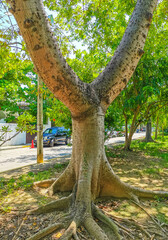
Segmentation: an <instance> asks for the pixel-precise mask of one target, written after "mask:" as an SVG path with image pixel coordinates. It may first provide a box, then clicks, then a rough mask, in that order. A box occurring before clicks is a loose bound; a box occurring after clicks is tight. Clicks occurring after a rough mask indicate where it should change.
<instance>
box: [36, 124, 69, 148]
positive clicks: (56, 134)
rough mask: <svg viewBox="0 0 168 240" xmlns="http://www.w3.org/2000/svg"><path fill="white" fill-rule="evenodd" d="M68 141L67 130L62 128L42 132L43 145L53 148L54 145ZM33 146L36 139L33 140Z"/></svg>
mask: <svg viewBox="0 0 168 240" xmlns="http://www.w3.org/2000/svg"><path fill="white" fill-rule="evenodd" d="M69 141H70V137H69V130H67V129H65V128H64V127H52V128H47V129H46V130H45V131H44V132H43V145H44V146H50V147H53V146H54V144H60V143H65V144H68V142H69ZM34 145H35V146H36V145H37V137H35V138H34Z"/></svg>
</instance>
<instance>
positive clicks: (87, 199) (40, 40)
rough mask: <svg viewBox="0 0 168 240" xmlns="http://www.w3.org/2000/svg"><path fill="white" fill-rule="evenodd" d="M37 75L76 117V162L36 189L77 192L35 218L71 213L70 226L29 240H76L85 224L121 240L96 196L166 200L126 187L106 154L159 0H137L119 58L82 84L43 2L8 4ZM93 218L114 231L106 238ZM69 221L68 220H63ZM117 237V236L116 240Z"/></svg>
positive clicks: (90, 229) (40, 210)
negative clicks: (111, 124)
mask: <svg viewBox="0 0 168 240" xmlns="http://www.w3.org/2000/svg"><path fill="white" fill-rule="evenodd" d="M7 2H8V3H9V4H10V6H11V8H10V11H11V12H12V14H13V15H14V17H15V19H16V21H17V23H18V25H19V28H20V32H21V34H22V36H23V39H24V41H25V43H26V45H27V48H28V51H29V54H30V56H31V59H32V61H33V63H34V65H35V69H36V72H37V73H38V74H39V76H40V77H41V78H42V79H43V81H44V83H45V84H46V85H47V87H48V88H49V89H50V90H51V92H52V93H53V94H54V96H55V97H56V98H58V99H59V100H60V101H62V102H63V103H64V104H65V105H66V106H67V107H68V108H69V110H70V112H71V115H72V125H73V126H72V129H73V149H72V157H71V160H70V162H69V165H68V166H67V168H66V169H65V171H64V172H63V173H62V175H60V177H59V178H57V179H55V180H48V181H43V182H39V183H37V184H36V186H38V187H48V193H49V194H50V195H53V194H54V193H55V192H57V191H72V194H71V195H70V196H69V197H66V198H63V199H60V200H57V201H56V202H52V203H50V204H48V205H46V206H44V207H41V208H38V209H36V211H31V213H44V212H47V211H51V210H56V209H60V210H61V209H65V208H66V207H67V208H68V207H69V209H70V214H69V218H66V221H64V222H60V223H55V224H54V225H52V226H49V227H48V228H47V229H43V230H42V232H39V233H37V234H36V235H34V236H32V237H31V238H29V239H40V238H42V236H45V235H46V234H48V233H50V232H52V231H53V230H55V229H57V228H60V227H63V226H64V225H65V226H66V227H67V230H66V231H65V233H64V234H63V236H62V237H61V238H60V239H70V238H71V237H72V236H74V238H75V239H77V237H76V229H77V227H78V226H80V225H84V226H85V228H86V229H87V231H88V232H89V233H90V235H91V236H92V237H93V238H95V239H98V240H103V239H120V235H119V233H118V230H117V227H116V226H115V224H114V223H113V222H112V221H111V220H110V219H109V218H107V216H105V215H104V214H103V213H102V212H101V211H100V210H99V209H98V208H97V207H96V206H95V204H94V200H95V199H96V198H97V197H104V196H111V197H121V198H133V199H136V200H137V199H138V197H153V196H154V195H161V196H165V195H166V194H167V193H166V192H152V191H146V190H143V189H139V188H135V187H133V186H130V185H128V184H125V183H124V182H122V181H121V180H120V179H119V178H118V177H117V176H116V175H115V173H114V172H113V170H112V168H111V166H110V164H109V162H108V160H107V158H106V155H105V151H104V115H105V112H106V110H107V108H108V106H109V105H110V104H111V102H112V101H113V100H114V99H115V98H116V97H117V96H118V94H119V93H120V92H121V91H122V89H123V88H124V87H125V86H126V84H127V82H128V81H129V79H130V77H131V76H132V74H133V72H134V70H135V68H136V66H137V64H138V61H139V59H140V58H141V56H142V55H143V53H144V51H143V47H144V44H145V39H146V37H147V33H148V30H149V27H150V24H151V20H152V15H153V11H154V9H155V7H156V4H157V0H138V1H137V4H136V7H135V9H134V12H133V14H132V17H131V19H130V22H129V24H128V27H127V29H126V31H125V34H124V36H123V38H122V41H121V43H120V45H119V46H118V48H117V50H116V52H115V54H114V56H113V57H112V59H111V61H110V62H109V63H108V65H107V66H106V68H105V69H104V70H103V72H101V73H100V75H99V76H98V77H97V78H96V79H95V80H94V81H93V82H92V83H90V84H88V83H84V82H82V81H81V80H80V79H79V77H78V76H77V75H76V74H75V73H74V72H73V70H72V69H71V68H70V66H69V65H68V64H67V62H66V61H65V59H64V58H63V56H62V54H61V52H60V50H59V47H58V45H57V43H56V40H55V39H54V36H53V34H52V31H51V30H50V26H49V23H48V20H47V17H46V15H45V13H44V9H43V4H42V1H41V0H24V1H23V0H7ZM93 216H95V217H96V218H98V219H99V220H100V221H102V222H104V223H105V224H106V225H107V226H108V227H109V228H111V229H112V231H113V235H111V237H110V236H107V234H106V233H105V232H104V231H103V230H102V229H101V228H100V226H99V225H98V224H97V223H96V222H95V221H94V219H93ZM64 220H65V219H64ZM114 235H115V237H114Z"/></svg>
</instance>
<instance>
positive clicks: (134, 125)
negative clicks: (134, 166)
mask: <svg viewBox="0 0 168 240" xmlns="http://www.w3.org/2000/svg"><path fill="white" fill-rule="evenodd" d="M139 110H140V106H137V108H136V110H135V112H134V117H133V119H132V123H131V127H130V132H129V135H128V137H127V139H126V141H125V149H126V150H130V149H131V148H130V147H131V141H132V136H133V134H134V133H135V130H136V128H137V125H136V124H135V123H136V118H137V115H138V113H139Z"/></svg>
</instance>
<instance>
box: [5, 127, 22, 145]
mask: <svg viewBox="0 0 168 240" xmlns="http://www.w3.org/2000/svg"><path fill="white" fill-rule="evenodd" d="M2 126H9V130H11V132H8V133H6V134H5V139H8V138H10V137H12V136H13V135H14V134H15V133H16V132H17V131H16V126H17V124H16V123H0V130H1V129H2ZM0 143H1V142H0ZM22 144H26V132H22V133H19V134H18V135H17V136H16V137H14V138H12V139H11V140H10V141H7V142H6V143H5V144H3V145H2V146H12V145H22Z"/></svg>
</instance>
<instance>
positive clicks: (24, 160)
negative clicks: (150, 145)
mask: <svg viewBox="0 0 168 240" xmlns="http://www.w3.org/2000/svg"><path fill="white" fill-rule="evenodd" d="M144 135H145V133H135V134H134V137H133V138H134V139H135V138H139V137H142V136H144ZM121 142H124V137H116V138H111V139H109V140H108V141H106V143H105V144H106V145H108V144H112V143H121ZM71 152H72V147H69V146H66V145H57V146H54V147H44V160H49V159H52V158H57V157H63V156H67V155H70V154H71ZM36 154H37V149H36V148H29V147H25V148H17V149H8V150H0V172H3V171H6V170H11V169H15V168H18V167H23V166H27V165H29V164H33V163H36V161H37V158H36Z"/></svg>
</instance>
